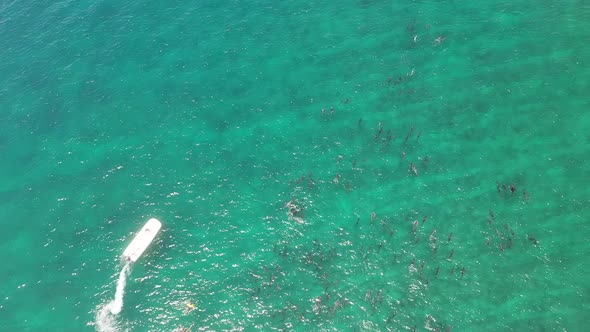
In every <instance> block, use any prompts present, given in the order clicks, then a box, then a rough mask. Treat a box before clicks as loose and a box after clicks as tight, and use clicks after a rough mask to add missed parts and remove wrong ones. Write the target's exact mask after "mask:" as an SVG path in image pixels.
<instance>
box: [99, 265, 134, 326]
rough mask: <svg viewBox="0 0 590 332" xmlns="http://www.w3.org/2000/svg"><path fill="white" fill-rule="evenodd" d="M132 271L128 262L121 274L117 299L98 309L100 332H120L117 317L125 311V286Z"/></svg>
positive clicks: (116, 292) (116, 294) (118, 281)
mask: <svg viewBox="0 0 590 332" xmlns="http://www.w3.org/2000/svg"><path fill="white" fill-rule="evenodd" d="M130 271H131V262H126V263H125V266H123V268H122V269H121V273H119V279H118V280H117V290H116V291H115V298H114V299H113V300H112V301H111V302H109V303H107V304H105V305H104V306H102V307H100V308H99V309H98V311H97V313H96V328H97V330H98V331H99V332H117V331H119V330H120V329H119V326H118V323H117V320H116V316H117V315H118V314H119V313H121V310H122V309H123V295H124V294H125V284H126V283H127V276H128V275H129V272H130Z"/></svg>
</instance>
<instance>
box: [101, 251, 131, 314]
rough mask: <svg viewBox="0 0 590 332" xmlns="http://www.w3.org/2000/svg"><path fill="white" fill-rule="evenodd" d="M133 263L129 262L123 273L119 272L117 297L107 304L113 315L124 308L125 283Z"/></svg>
mask: <svg viewBox="0 0 590 332" xmlns="http://www.w3.org/2000/svg"><path fill="white" fill-rule="evenodd" d="M130 267H131V264H130V263H129V262H127V263H126V264H125V266H123V269H122V270H121V273H120V274H119V280H118V281H117V290H116V291H115V299H114V300H113V301H111V302H110V303H109V304H107V307H108V308H109V310H110V311H111V313H112V314H113V315H118V314H119V313H120V312H121V309H123V295H124V294H125V284H126V283H127V274H128V272H129V268H130Z"/></svg>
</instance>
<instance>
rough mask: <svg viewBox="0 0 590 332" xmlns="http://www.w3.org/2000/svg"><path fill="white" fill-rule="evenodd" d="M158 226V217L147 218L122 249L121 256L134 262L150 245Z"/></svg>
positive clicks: (160, 226) (159, 223) (160, 224)
mask: <svg viewBox="0 0 590 332" xmlns="http://www.w3.org/2000/svg"><path fill="white" fill-rule="evenodd" d="M160 228H162V223H161V222H160V221H159V220H158V219H156V218H152V219H150V220H148V222H146V223H145V225H143V227H142V228H141V230H140V231H139V233H137V235H135V237H134V238H133V240H132V241H131V243H130V244H129V245H128V246H127V248H126V249H125V251H123V258H124V259H126V260H128V261H132V262H136V261H137V260H138V259H139V257H140V256H141V255H142V254H143V252H144V251H145V250H146V249H147V247H149V246H150V244H151V243H152V241H153V240H154V238H156V235H157V234H158V232H159V231H160Z"/></svg>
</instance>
